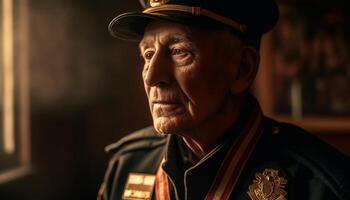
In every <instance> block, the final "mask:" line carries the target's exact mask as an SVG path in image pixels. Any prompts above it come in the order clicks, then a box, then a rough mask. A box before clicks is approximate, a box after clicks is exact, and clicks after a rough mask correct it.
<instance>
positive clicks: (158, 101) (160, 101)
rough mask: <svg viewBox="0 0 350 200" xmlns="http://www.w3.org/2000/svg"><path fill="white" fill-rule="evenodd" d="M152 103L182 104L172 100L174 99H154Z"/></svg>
mask: <svg viewBox="0 0 350 200" xmlns="http://www.w3.org/2000/svg"><path fill="white" fill-rule="evenodd" d="M152 104H165V105H167V104H168V105H177V104H181V103H180V102H178V101H172V100H170V101H169V100H157V101H152Z"/></svg>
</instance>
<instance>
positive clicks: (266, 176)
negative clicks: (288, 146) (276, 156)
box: [247, 169, 288, 200]
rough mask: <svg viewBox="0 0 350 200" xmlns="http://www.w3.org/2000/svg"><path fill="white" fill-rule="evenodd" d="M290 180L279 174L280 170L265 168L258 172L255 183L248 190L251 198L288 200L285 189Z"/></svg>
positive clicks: (257, 199)
mask: <svg viewBox="0 0 350 200" xmlns="http://www.w3.org/2000/svg"><path fill="white" fill-rule="evenodd" d="M287 183H288V181H287V180H286V179H284V178H283V177H279V176H278V170H274V169H265V170H264V172H263V173H259V172H258V173H256V174H255V180H254V181H253V184H251V185H250V186H249V191H248V192H247V193H248V195H249V197H250V199H251V200H287V199H286V197H285V196H286V195H287V192H286V191H285V190H284V189H283V188H284V187H285V186H286V184H287Z"/></svg>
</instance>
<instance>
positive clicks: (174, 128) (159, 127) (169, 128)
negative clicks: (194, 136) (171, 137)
mask: <svg viewBox="0 0 350 200" xmlns="http://www.w3.org/2000/svg"><path fill="white" fill-rule="evenodd" d="M186 124H188V123H185V120H184V119H183V118H182V119H181V120H179V119H177V118H168V117H159V118H156V119H153V126H154V128H155V130H156V131H157V132H158V133H159V134H161V135H168V134H175V135H182V134H183V133H185V132H187V131H188V130H189V129H190V128H189V126H188V125H186Z"/></svg>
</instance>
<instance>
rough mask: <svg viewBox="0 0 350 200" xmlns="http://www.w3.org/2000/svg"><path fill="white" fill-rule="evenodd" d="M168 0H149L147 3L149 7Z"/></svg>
mask: <svg viewBox="0 0 350 200" xmlns="http://www.w3.org/2000/svg"><path fill="white" fill-rule="evenodd" d="M169 1H170V0H149V5H150V6H151V7H156V6H160V5H164V4H166V3H168V2H169Z"/></svg>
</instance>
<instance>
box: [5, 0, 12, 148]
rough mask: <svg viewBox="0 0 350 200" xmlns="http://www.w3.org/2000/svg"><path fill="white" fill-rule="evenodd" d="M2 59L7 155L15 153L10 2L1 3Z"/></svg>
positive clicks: (8, 0)
mask: <svg viewBox="0 0 350 200" xmlns="http://www.w3.org/2000/svg"><path fill="white" fill-rule="evenodd" d="M2 30H3V35H2V44H3V45H2V52H3V53H2V57H3V59H2V60H3V63H2V66H3V74H2V75H3V78H2V81H3V84H2V86H3V88H2V98H3V108H2V110H3V113H2V114H3V116H2V118H3V141H4V145H3V146H4V151H5V153H7V154H13V153H14V152H15V141H14V71H13V6H12V0H3V1H2Z"/></svg>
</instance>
